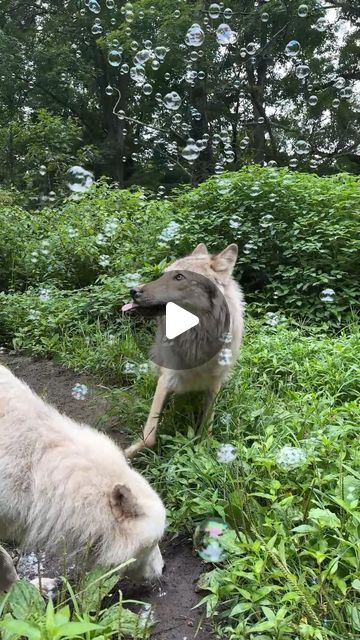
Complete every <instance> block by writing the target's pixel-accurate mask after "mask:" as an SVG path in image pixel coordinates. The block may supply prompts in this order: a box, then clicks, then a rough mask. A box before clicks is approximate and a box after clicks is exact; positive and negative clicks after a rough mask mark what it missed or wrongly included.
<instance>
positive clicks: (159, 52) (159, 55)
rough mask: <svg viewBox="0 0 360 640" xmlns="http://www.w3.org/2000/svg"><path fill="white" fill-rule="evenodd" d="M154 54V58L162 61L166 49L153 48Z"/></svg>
mask: <svg viewBox="0 0 360 640" xmlns="http://www.w3.org/2000/svg"><path fill="white" fill-rule="evenodd" d="M154 53H155V55H156V57H157V58H158V59H159V60H161V61H163V60H164V58H165V56H166V54H167V48H166V47H155V49H154Z"/></svg>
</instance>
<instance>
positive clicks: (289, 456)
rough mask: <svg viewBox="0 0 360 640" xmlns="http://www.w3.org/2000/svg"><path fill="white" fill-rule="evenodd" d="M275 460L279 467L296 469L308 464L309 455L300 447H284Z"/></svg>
mask: <svg viewBox="0 0 360 640" xmlns="http://www.w3.org/2000/svg"><path fill="white" fill-rule="evenodd" d="M275 459H276V462H277V464H278V465H279V467H284V468H285V469H294V468H295V467H299V466H300V465H302V464H303V463H304V462H306V459H307V455H306V451H305V450H304V449H301V448H299V447H282V449H280V450H279V451H278V452H277V454H276V457H275Z"/></svg>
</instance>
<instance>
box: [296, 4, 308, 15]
mask: <svg viewBox="0 0 360 640" xmlns="http://www.w3.org/2000/svg"><path fill="white" fill-rule="evenodd" d="M308 13H309V7H308V6H307V4H300V5H299V8H298V16H300V18H306V16H307V14H308Z"/></svg>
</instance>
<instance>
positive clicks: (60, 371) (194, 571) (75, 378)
mask: <svg viewBox="0 0 360 640" xmlns="http://www.w3.org/2000/svg"><path fill="white" fill-rule="evenodd" d="M0 363H1V364H5V365H6V366H8V367H9V368H10V369H11V370H12V371H13V372H14V373H15V375H17V376H18V377H19V378H22V379H23V380H24V381H25V382H27V383H28V384H29V385H30V386H31V387H32V388H33V389H34V391H36V393H38V394H39V395H40V396H41V397H43V398H44V399H46V400H47V401H48V402H50V403H51V404H53V405H54V406H56V407H57V408H58V409H59V410H60V411H62V412H64V413H66V414H67V415H69V416H70V417H72V418H74V419H75V420H79V421H82V422H87V423H88V424H91V425H92V426H94V427H96V426H99V425H100V426H101V428H102V429H106V428H107V427H108V428H110V427H113V426H114V425H113V423H112V421H111V420H104V419H103V417H104V413H105V412H106V400H105V399H104V398H103V397H101V395H100V396H99V393H100V392H101V388H100V387H99V386H98V385H96V383H94V381H93V380H91V378H89V377H87V376H83V375H79V374H76V373H74V372H73V371H70V370H68V369H66V368H65V367H62V366H61V365H58V364H55V363H53V362H49V361H44V360H36V359H33V358H29V357H26V356H20V355H12V354H2V355H1V356H0ZM76 383H81V384H86V385H87V386H88V388H89V394H88V397H87V399H86V400H85V401H81V400H75V399H74V398H73V397H72V395H71V390H72V388H73V387H74V385H75V384H76ZM112 435H115V434H114V431H113V429H112ZM116 439H117V440H118V441H119V442H122V443H124V441H125V434H124V433H119V437H118V438H116ZM162 550H163V554H164V558H165V563H166V571H165V573H164V577H163V580H162V585H161V588H157V589H155V590H149V589H145V588H141V589H139V588H138V589H136V590H135V589H134V588H131V587H128V588H126V590H125V589H124V598H125V599H126V598H136V599H139V600H142V601H144V602H148V603H150V604H151V605H152V607H153V610H154V615H155V619H156V620H157V625H156V627H155V630H154V633H153V635H152V638H153V640H193V639H194V638H196V639H197V640H215V638H216V636H215V635H214V634H213V633H212V632H211V630H210V629H209V626H208V624H207V623H204V621H203V620H202V616H203V612H202V610H201V609H193V607H195V606H196V604H197V603H198V602H199V600H200V597H199V595H198V594H197V593H196V591H195V587H196V582H197V580H198V578H199V575H200V574H201V572H202V571H203V570H204V566H203V564H202V563H201V562H200V560H199V559H198V558H197V557H196V556H195V555H194V553H193V551H192V548H191V544H190V543H188V542H187V541H186V540H184V539H181V538H175V539H172V540H168V541H166V542H165V543H164V544H163V545H162ZM27 566H28V565H27V564H26V562H25V563H23V567H24V569H23V571H22V573H23V575H24V576H26V577H29V578H32V577H34V576H33V575H31V570H33V569H34V563H32V565H31V563H30V569H28V568H27V569H26V567H27ZM19 572H20V570H19ZM44 573H45V574H46V573H48V572H46V563H45V566H44Z"/></svg>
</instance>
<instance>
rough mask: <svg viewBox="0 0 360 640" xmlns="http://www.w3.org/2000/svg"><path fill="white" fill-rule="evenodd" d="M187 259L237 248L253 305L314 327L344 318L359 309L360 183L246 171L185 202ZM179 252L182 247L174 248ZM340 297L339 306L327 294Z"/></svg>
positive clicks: (181, 201)
mask: <svg viewBox="0 0 360 640" xmlns="http://www.w3.org/2000/svg"><path fill="white" fill-rule="evenodd" d="M174 204H175V205H176V207H175V206H174V219H175V220H176V221H177V222H178V223H179V224H180V225H181V230H180V236H181V242H180V244H179V245H177V246H176V251H179V252H180V253H182V252H186V251H188V250H189V249H191V248H192V247H193V246H194V245H195V244H196V243H197V242H199V241H203V242H205V243H206V244H208V246H209V247H210V248H211V249H213V250H218V249H222V248H223V247H224V245H225V244H227V243H230V242H236V243H238V245H239V248H240V257H239V261H238V265H237V272H236V274H237V276H238V278H239V279H240V281H241V282H242V284H243V286H244V288H245V291H246V292H247V297H248V299H249V300H253V301H254V300H256V301H259V300H261V301H264V300H265V301H266V302H267V303H268V304H269V305H271V307H272V308H277V307H281V308H283V309H288V310H291V311H292V312H294V311H295V312H296V313H298V314H311V316H312V318H313V319H314V318H315V319H330V318H332V319H333V318H338V319H339V318H340V317H342V316H344V315H345V314H346V313H347V312H348V311H349V308H350V307H351V306H352V305H354V306H356V305H358V292H357V283H358V281H359V279H360V261H359V259H358V256H359V249H360V234H359V231H360V218H359V211H360V190H359V181H358V179H357V178H356V177H354V176H351V175H347V174H342V175H337V176H331V177H322V178H321V177H318V176H316V175H309V174H304V173H292V172H290V171H288V170H286V169H281V170H278V169H262V168H260V167H254V166H251V167H247V168H245V169H242V170H241V171H239V172H237V173H229V174H225V175H222V176H221V177H215V178H211V179H210V180H208V181H207V182H205V183H203V184H202V185H201V186H200V187H198V188H197V189H194V190H193V191H190V192H187V193H186V194H185V195H179V196H178V198H177V199H176V201H175V203H174ZM174 248H175V247H174ZM327 288H330V289H333V290H334V291H335V296H334V299H333V303H330V304H326V303H324V302H323V301H321V299H320V296H321V291H322V290H324V289H327Z"/></svg>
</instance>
